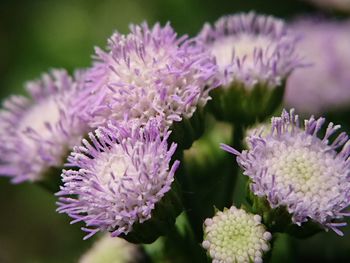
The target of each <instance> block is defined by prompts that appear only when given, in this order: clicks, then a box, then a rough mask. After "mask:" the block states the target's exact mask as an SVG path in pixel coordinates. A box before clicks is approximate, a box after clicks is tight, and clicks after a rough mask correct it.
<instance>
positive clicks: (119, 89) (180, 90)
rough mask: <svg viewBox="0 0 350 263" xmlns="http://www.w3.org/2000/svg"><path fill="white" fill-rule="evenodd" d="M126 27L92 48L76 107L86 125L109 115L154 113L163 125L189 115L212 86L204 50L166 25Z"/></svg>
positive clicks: (125, 116) (116, 117)
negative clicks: (126, 30)
mask: <svg viewBox="0 0 350 263" xmlns="http://www.w3.org/2000/svg"><path fill="white" fill-rule="evenodd" d="M130 31H131V32H130V33H129V34H128V35H121V34H119V33H115V34H113V35H112V37H111V38H110V39H109V42H108V50H107V51H103V50H101V49H96V61H95V65H94V66H93V67H92V69H90V70H89V72H88V74H87V75H88V76H87V78H88V81H89V83H88V84H87V86H86V91H85V92H84V93H83V94H82V95H81V96H80V97H79V98H78V100H79V101H80V102H81V103H79V105H78V107H77V108H78V109H79V111H80V112H82V113H83V114H84V117H85V119H86V120H87V121H88V122H89V124H90V125H91V127H98V126H100V125H104V124H106V122H107V121H108V120H111V119H113V120H116V121H121V120H125V119H127V120H135V119H136V120H137V121H138V122H139V123H141V124H145V123H147V122H148V120H149V119H150V118H157V119H158V121H160V122H161V124H160V125H161V126H162V130H166V129H167V128H169V127H170V126H171V125H172V123H173V122H174V121H175V122H179V121H181V120H182V119H183V118H187V119H189V118H191V117H192V115H193V114H194V112H195V111H196V110H197V108H201V107H204V105H205V104H206V102H207V101H208V100H209V99H210V97H209V95H208V93H209V91H210V90H211V89H212V88H213V86H207V85H206V83H207V82H208V80H209V79H210V78H211V77H212V76H213V74H214V72H215V64H214V63H213V61H212V60H211V59H210V58H209V54H208V52H207V51H206V50H205V49H204V47H201V46H199V45H194V44H193V43H192V42H193V41H191V40H186V37H180V38H178V37H177V34H176V33H175V31H174V30H173V29H172V27H171V26H170V25H169V24H167V25H166V26H164V27H161V26H160V25H159V24H156V25H154V26H153V27H152V28H150V27H149V26H148V25H147V24H146V23H144V24H142V25H140V26H138V25H132V26H131V27H130ZM81 108H83V109H84V110H81Z"/></svg>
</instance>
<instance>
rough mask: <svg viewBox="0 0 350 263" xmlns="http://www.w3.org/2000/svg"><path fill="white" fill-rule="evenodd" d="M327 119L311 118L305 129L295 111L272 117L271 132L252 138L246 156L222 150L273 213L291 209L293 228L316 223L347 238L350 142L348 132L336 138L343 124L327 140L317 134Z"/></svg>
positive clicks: (328, 132) (331, 128) (328, 131)
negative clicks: (343, 229) (344, 232)
mask: <svg viewBox="0 0 350 263" xmlns="http://www.w3.org/2000/svg"><path fill="white" fill-rule="evenodd" d="M324 122H325V119H324V118H319V119H315V118H314V117H311V118H310V119H308V120H305V127H304V128H303V127H301V126H300V123H299V117H298V115H295V114H294V110H291V111H290V113H288V112H286V111H283V113H282V116H281V117H275V118H272V121H271V125H272V129H271V132H270V133H269V134H268V135H267V136H265V137H262V136H257V135H252V136H250V137H249V138H248V140H249V142H250V145H251V147H250V149H249V150H244V151H242V153H240V152H238V151H236V150H235V149H233V148H231V147H229V146H227V145H222V148H223V149H224V150H226V151H228V152H230V153H232V154H234V155H237V162H238V164H239V165H240V166H241V167H242V169H243V170H244V174H245V175H247V176H248V177H249V178H250V179H251V185H250V187H251V191H252V192H253V193H254V194H255V195H257V196H259V197H264V198H266V199H267V201H268V202H269V205H270V207H271V208H276V207H282V206H284V207H286V209H287V210H288V212H289V213H290V214H291V216H292V218H291V219H292V221H293V223H295V224H297V225H299V226H300V225H301V224H302V223H304V222H307V221H309V220H310V219H311V220H312V221H311V222H316V223H319V224H320V225H322V226H323V227H324V228H326V229H332V230H334V231H335V232H336V233H338V234H340V235H341V234H342V233H341V231H340V230H339V229H338V227H340V226H344V225H346V223H343V222H340V221H341V220H343V218H344V217H345V216H348V215H349V213H346V212H345V211H344V210H345V209H346V208H347V207H348V206H349V201H350V180H349V175H350V159H349V155H350V143H349V141H348V136H347V135H346V133H345V132H342V133H340V134H339V135H338V136H337V137H335V139H334V140H333V141H332V142H331V140H330V138H331V137H332V138H334V136H335V135H334V134H335V132H336V131H337V130H338V129H339V128H340V126H339V125H334V124H333V123H329V125H328V127H327V128H326V130H325V135H324V136H323V138H319V137H318V136H317V134H318V133H319V132H320V131H321V129H322V126H323V124H324Z"/></svg>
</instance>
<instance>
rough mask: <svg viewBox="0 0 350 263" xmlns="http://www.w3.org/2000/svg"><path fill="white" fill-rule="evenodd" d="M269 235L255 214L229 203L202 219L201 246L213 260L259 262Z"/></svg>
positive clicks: (268, 246) (230, 262)
mask: <svg viewBox="0 0 350 263" xmlns="http://www.w3.org/2000/svg"><path fill="white" fill-rule="evenodd" d="M271 237H272V236H271V234H270V232H268V231H266V228H265V226H264V225H263V224H262V223H261V217H260V216H259V215H253V214H250V213H247V212H246V211H245V210H243V209H237V208H236V207H234V206H232V207H231V208H230V209H225V210H224V211H223V212H220V211H219V212H217V213H216V215H215V216H214V217H213V218H208V219H206V220H205V221H204V241H203V243H202V246H203V247H204V248H205V249H206V250H207V251H208V254H209V255H210V257H211V258H212V259H213V262H214V263H219V262H221V263H245V262H254V263H262V262H263V259H262V258H263V255H264V253H265V252H266V251H268V250H269V249H270V244H269V240H270V239H271Z"/></svg>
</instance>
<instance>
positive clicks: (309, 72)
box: [285, 19, 350, 114]
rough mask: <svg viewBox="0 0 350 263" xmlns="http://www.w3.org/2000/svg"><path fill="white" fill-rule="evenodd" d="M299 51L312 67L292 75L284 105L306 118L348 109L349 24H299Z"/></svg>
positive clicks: (296, 24) (294, 24)
mask: <svg viewBox="0 0 350 263" xmlns="http://www.w3.org/2000/svg"><path fill="white" fill-rule="evenodd" d="M291 28H292V29H293V30H294V31H295V32H297V33H299V34H302V35H303V38H302V40H301V42H300V50H301V52H304V55H305V57H306V59H307V61H309V62H310V63H312V65H311V66H310V67H306V68H303V69H299V70H296V71H294V72H293V74H291V76H290V78H289V79H288V82H287V90H286V96H285V103H286V105H287V106H288V107H295V108H296V109H297V110H298V111H300V112H303V113H307V114H322V113H323V112H326V111H331V110H338V109H344V108H348V105H349V103H350V86H349V85H350V84H349V83H350V74H349V68H350V51H349V46H350V21H347V22H335V21H333V22H330V21H328V22H327V21H315V20H314V21H312V20H311V19H304V20H299V21H297V22H295V23H293V24H292V25H291Z"/></svg>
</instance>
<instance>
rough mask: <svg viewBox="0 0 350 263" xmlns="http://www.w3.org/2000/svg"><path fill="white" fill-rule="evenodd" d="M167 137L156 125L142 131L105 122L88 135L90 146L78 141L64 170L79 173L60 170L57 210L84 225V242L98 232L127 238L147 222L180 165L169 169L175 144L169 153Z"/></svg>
mask: <svg viewBox="0 0 350 263" xmlns="http://www.w3.org/2000/svg"><path fill="white" fill-rule="evenodd" d="M168 135H169V134H165V136H164V137H161V136H162V134H160V133H159V131H158V127H157V125H156V124H155V122H150V123H149V124H148V125H147V126H146V127H144V128H137V127H136V126H134V127H133V128H127V126H125V127H122V126H121V125H119V124H116V123H115V124H111V123H109V125H108V127H107V128H99V129H98V130H97V131H96V134H95V135H94V134H92V133H90V134H89V138H90V142H88V141H87V140H83V145H82V146H80V147H76V148H75V149H74V152H72V153H71V155H70V156H69V159H68V161H69V164H68V165H70V166H73V167H78V170H76V169H71V170H64V171H63V174H62V177H63V183H64V185H63V186H62V187H61V191H60V192H58V193H57V195H58V196H60V198H59V202H58V205H59V208H58V211H59V212H60V213H67V214H68V215H69V216H70V217H72V218H74V221H73V223H75V222H79V221H84V222H85V223H86V225H87V228H83V230H84V231H86V232H88V233H89V234H88V235H87V236H86V237H85V238H88V237H90V236H92V235H93V234H95V233H97V232H98V231H109V232H112V236H118V235H120V234H122V233H123V234H127V233H129V232H130V231H131V230H132V227H133V224H134V223H143V222H144V221H146V220H148V219H150V218H151V213H152V210H153V209H154V208H155V205H156V204H157V202H159V201H160V200H161V199H162V197H163V196H164V195H165V193H167V192H168V191H169V190H170V188H171V184H172V182H173V180H174V173H175V170H176V169H177V167H178V164H179V162H178V161H175V162H174V163H173V164H172V166H171V165H170V162H171V157H172V155H173V153H174V151H175V149H176V145H175V144H172V145H171V146H170V148H169V149H168V144H167V141H166V140H167V137H168Z"/></svg>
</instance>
